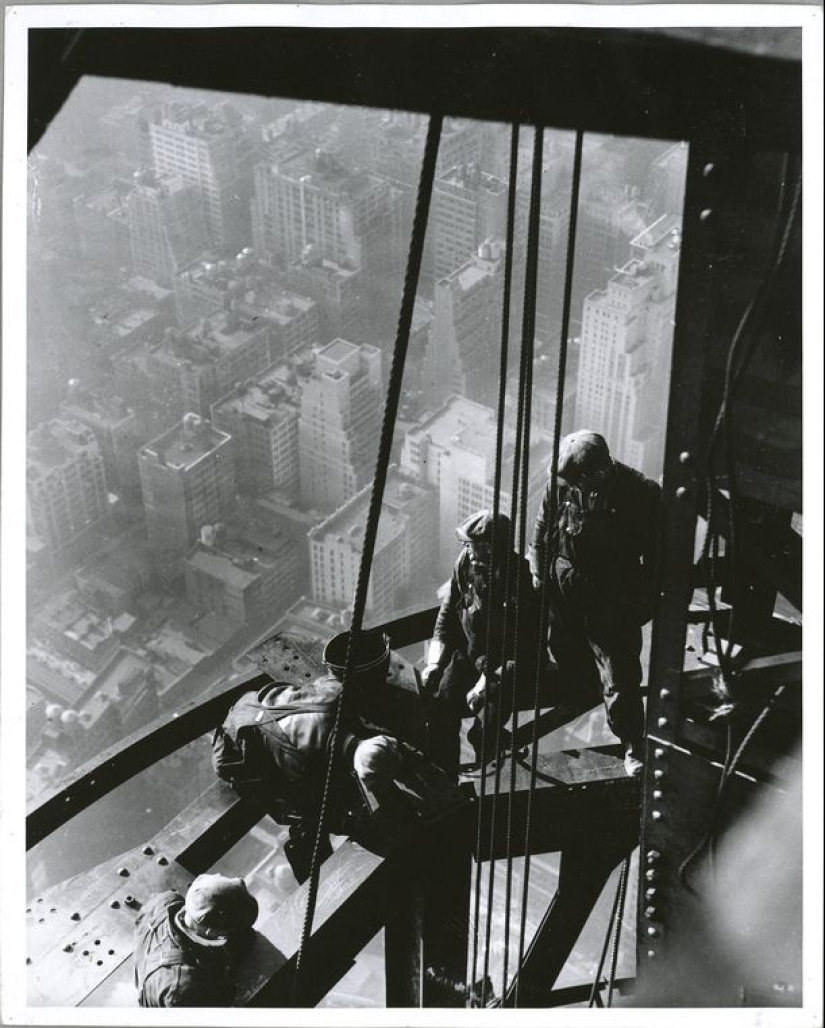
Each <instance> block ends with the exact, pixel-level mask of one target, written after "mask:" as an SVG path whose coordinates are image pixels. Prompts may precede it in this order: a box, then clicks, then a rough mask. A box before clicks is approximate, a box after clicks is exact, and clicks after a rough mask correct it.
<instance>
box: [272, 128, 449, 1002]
mask: <svg viewBox="0 0 825 1028" xmlns="http://www.w3.org/2000/svg"><path fill="white" fill-rule="evenodd" d="M442 120H443V119H442V116H441V115H440V114H433V115H431V117H430V121H429V125H428V127H427V139H426V143H425V146H424V156H423V160H422V165H421V177H420V180H419V185H418V194H417V197H416V205H415V213H414V216H413V227H412V237H411V240H410V249H409V254H408V259H407V268H406V273H405V276H404V287H403V293H402V296H401V307H400V310H399V315H398V327H397V332H396V340H395V347H394V349H393V357H392V365H391V367H390V376H389V383H388V385H387V398H386V402H385V404H384V414H383V420H382V424H381V435H380V438H379V444H378V455H377V457H376V464H375V477H374V480H373V487H372V492H371V495H370V505H369V511H368V514H367V523H366V528H365V532H364V543H363V549H362V552H361V563H360V566H359V569H358V579H357V582H356V587H355V598H354V601H353V611H352V622H351V625H350V632H349V639H348V642H347V656H346V662H345V667H344V675H343V680H342V688H341V695H340V698H339V700H338V705H337V707H336V712H335V720H334V723H333V728H332V732H331V733H330V747H329V758H328V760H327V768H326V775H325V778H324V786H323V792H322V795H321V804H320V813H319V819H318V826H317V829H316V834H315V844H314V846H313V851H312V860H311V864H310V875H309V884H308V887H307V903H306V910H305V913H304V921H303V926H302V929H301V939H300V943H299V946H298V951H297V954H296V958H295V975H294V978H293V987H292V1005H293V1006H297V1005H298V1002H299V1001H300V999H301V986H302V981H301V974H302V970H303V955H304V950H305V948H306V944H307V941H308V940H309V936H310V934H311V933H312V922H313V918H314V916H315V905H316V901H317V896H318V884H319V879H320V869H321V861H320V850H321V841H322V839H323V837H324V835H325V834H326V826H327V822H328V818H329V807H330V796H331V790H332V782H333V778H334V770H335V763H336V760H337V759H338V756H339V752H338V751H339V737H340V730H341V723H342V720H343V711H344V704H345V702H346V696H347V682H348V681H350V680H351V678H352V670H353V665H354V657H355V642H356V640H357V638H358V635H359V633H360V632H361V629H362V624H363V618H364V610H365V608H366V601H367V591H368V588H369V581H370V574H371V571H372V557H373V551H374V548H375V539H376V535H377V532H378V522H379V519H380V516H381V505H382V502H383V497H384V486H385V484H386V480H387V471H388V468H389V462H390V454H391V450H392V439H393V432H394V429H395V419H396V415H397V413H398V404H399V399H400V396H401V387H402V384H403V378H404V364H405V360H406V355H407V345H408V343H409V337H410V327H411V325H412V316H413V308H414V306H415V294H416V289H417V286H418V277H419V272H420V269H421V258H422V253H423V250H424V238H425V234H426V229H427V219H428V216H429V209H430V199H431V196H432V188H433V180H434V178H435V166H436V160H437V157H438V145H439V140H440V138H441V124H442Z"/></svg>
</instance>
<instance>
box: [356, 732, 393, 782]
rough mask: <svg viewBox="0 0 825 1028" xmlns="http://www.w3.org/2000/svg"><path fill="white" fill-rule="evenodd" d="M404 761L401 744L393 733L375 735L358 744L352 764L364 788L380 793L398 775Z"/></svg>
mask: <svg viewBox="0 0 825 1028" xmlns="http://www.w3.org/2000/svg"><path fill="white" fill-rule="evenodd" d="M402 762H403V756H402V751H401V746H400V744H399V743H398V741H397V740H396V739H393V737H392V736H391V735H374V736H372V738H371V739H364V740H363V742H360V743H359V744H358V747H357V748H356V750H355V754H354V755H353V760H352V765H353V768H354V770H355V773H356V775H358V778H359V780H360V782H361V784H362V785H363V786H364V788H366V789H369V790H370V792H373V793H380V792H381V791H382V788H386V787H387V786H388V785H390V784H391V783H392V781H393V779H394V778H396V777H397V776H398V773H399V771H400V770H401V764H402Z"/></svg>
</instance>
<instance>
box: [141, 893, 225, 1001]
mask: <svg viewBox="0 0 825 1028" xmlns="http://www.w3.org/2000/svg"><path fill="white" fill-rule="evenodd" d="M183 906H184V899H183V896H181V895H180V894H179V893H177V892H171V891H170V892H162V893H159V894H158V895H156V896H153V897H152V899H151V900H149V901H148V902H147V904H146V906H145V907H144V908H143V910H141V912H140V915H139V917H138V919H137V921H136V945H135V985H136V987H137V990H138V1003H139V1005H140V1006H142V1007H226V1006H231V1004H232V999H233V988H232V985H231V981H230V977H229V961H228V958H227V954H226V950H225V947H223V946H221V947H216V946H199V945H198V944H197V943H196V942H193V941H192V940H191V939H190V938H189V937H188V936H187V935H185V934H184V932H182V931H181V929H180V928H179V927H178V925H177V924H176V922H175V917H176V915H177V914H178V912H179V911H181V910H182V909H183Z"/></svg>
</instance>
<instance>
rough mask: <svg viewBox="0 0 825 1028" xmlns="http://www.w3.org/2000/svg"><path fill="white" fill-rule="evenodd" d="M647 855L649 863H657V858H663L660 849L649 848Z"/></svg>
mask: <svg viewBox="0 0 825 1028" xmlns="http://www.w3.org/2000/svg"><path fill="white" fill-rule="evenodd" d="M645 857H646V858H647V862H648V864H655V863H656V861H657V860H661V857H662V854H661V853H660V852H659V851H658V850H648V851H647V853H646V854H645Z"/></svg>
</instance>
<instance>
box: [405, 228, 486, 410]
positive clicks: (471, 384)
mask: <svg viewBox="0 0 825 1028" xmlns="http://www.w3.org/2000/svg"><path fill="white" fill-rule="evenodd" d="M503 251H504V247H503V245H502V244H501V243H500V242H498V241H494V240H487V241H485V242H484V243H482V244H481V246H479V248H478V252H477V253H475V254H474V255H473V256H472V257H471V258H470V260H468V261H467V262H466V263H464V264H462V265H461V267H459V268H457V269H456V270H455V271H453V272H451V273H450V274H449V275H446V276H445V277H444V278H441V279H439V280H438V281H437V282H436V283H435V297H434V301H433V320H432V325H431V326H430V337H429V345H428V346H427V349H426V353H425V361H424V372H423V376H424V386H423V388H424V390H425V393H426V398H427V401H428V403H429V405H430V407H431V408H432V407H440V406H442V404H444V403H445V402H446V401H447V399H448V398H449V397H450V396H452V395H453V394H456V395H457V396H466V397H467V399H468V400H476V401H477V402H478V403H484V404H487V405H488V406H491V407H492V406H494V405H495V397H496V394H497V386H498V369H499V362H500V352H501V323H502V315H501V304H502V287H503V278H504V276H503V271H504V258H503Z"/></svg>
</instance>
